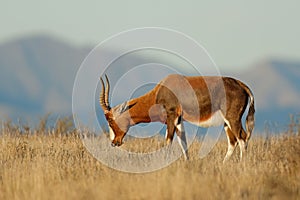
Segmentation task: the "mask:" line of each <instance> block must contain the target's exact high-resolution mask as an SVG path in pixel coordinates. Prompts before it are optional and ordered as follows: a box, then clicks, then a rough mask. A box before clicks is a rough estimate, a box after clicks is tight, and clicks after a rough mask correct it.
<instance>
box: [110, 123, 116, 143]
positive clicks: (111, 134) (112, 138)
mask: <svg viewBox="0 0 300 200" xmlns="http://www.w3.org/2000/svg"><path fill="white" fill-rule="evenodd" d="M109 138H110V140H111V141H113V140H114V139H115V133H114V131H113V130H112V128H111V127H110V126H109Z"/></svg>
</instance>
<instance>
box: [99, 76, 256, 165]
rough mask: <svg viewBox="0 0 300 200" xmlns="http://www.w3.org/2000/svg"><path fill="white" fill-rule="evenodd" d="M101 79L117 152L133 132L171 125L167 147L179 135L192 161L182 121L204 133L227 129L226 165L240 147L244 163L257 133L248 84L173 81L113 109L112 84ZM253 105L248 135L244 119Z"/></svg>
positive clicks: (183, 78)
mask: <svg viewBox="0 0 300 200" xmlns="http://www.w3.org/2000/svg"><path fill="white" fill-rule="evenodd" d="M105 78H106V87H105V84H104V81H103V79H102V78H100V80H101V84H102V91H101V93H100V105H101V107H102V109H103V111H104V114H105V117H106V120H107V121H108V125H109V132H110V139H111V140H112V146H120V145H121V144H122V140H123V138H124V136H125V135H126V133H127V131H128V129H129V127H131V126H134V125H136V124H138V123H149V122H153V121H158V122H162V123H165V124H167V132H166V141H167V143H168V144H169V143H171V142H172V140H173V137H174V132H175V131H176V134H177V138H178V142H179V144H180V146H181V149H182V151H183V155H184V157H185V159H188V152H187V142H186V135H185V131H184V126H183V121H187V122H190V123H192V124H196V125H198V126H202V127H210V126H220V125H224V129H225V132H226V135H227V139H228V150H227V153H226V156H225V158H224V162H225V161H226V160H228V158H229V157H230V156H231V155H232V153H233V151H234V149H235V147H236V146H237V144H239V147H240V152H241V153H240V157H241V158H242V154H243V151H245V150H246V149H247V144H248V141H249V139H250V136H251V133H252V130H253V128H254V112H255V109H254V97H253V94H252V92H251V90H250V89H249V87H247V86H246V85H245V84H244V83H242V82H241V81H239V80H236V79H234V78H230V77H217V76H194V77H189V76H182V75H178V74H172V75H168V76H167V77H166V78H164V79H163V80H162V81H160V82H159V83H158V84H157V85H156V86H155V87H154V88H153V89H152V90H151V91H149V92H147V93H146V94H144V95H143V96H140V97H138V98H134V99H131V100H129V101H126V102H124V103H122V104H120V105H117V106H115V107H113V108H111V107H110V104H109V90H110V83H109V80H108V78H107V76H106V75H105ZM248 102H249V104H250V105H249V111H248V115H247V117H246V130H247V132H246V131H245V130H244V129H243V126H242V121H241V119H242V115H243V113H244V111H245V109H246V107H247V105H248Z"/></svg>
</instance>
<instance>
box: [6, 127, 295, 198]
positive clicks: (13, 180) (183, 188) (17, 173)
mask: <svg viewBox="0 0 300 200" xmlns="http://www.w3.org/2000/svg"><path fill="white" fill-rule="evenodd" d="M0 130H1V133H0V199H20V200H21V199H22V200H23V199H114V200H115V199H300V135H299V133H298V134H296V133H292V134H280V135H273V136H269V137H268V138H264V137H259V136H255V137H253V138H251V140H250V143H249V148H248V150H247V156H246V157H245V158H244V159H243V160H242V161H239V149H238V148H237V149H236V151H235V153H234V155H233V156H232V158H231V159H230V160H229V161H228V162H227V163H225V164H223V163H222V160H223V158H224V156H225V154H226V150H227V141H226V140H225V139H221V140H220V141H218V143H217V145H216V146H215V147H214V148H213V150H212V151H211V152H210V153H209V154H208V155H207V156H206V157H205V158H203V159H200V158H199V149H200V146H201V142H200V141H197V140H195V141H194V142H193V143H192V144H191V146H190V149H189V151H190V160H189V161H184V159H183V158H180V159H179V160H177V161H175V162H174V163H172V164H171V165H169V166H168V167H166V168H163V169H161V170H158V171H155V172H150V173H142V174H132V173H125V172H120V171H117V170H114V169H111V168H109V167H107V166H105V165H103V164H102V163H101V162H99V161H98V160H96V159H95V158H94V157H93V156H92V155H91V154H90V153H89V152H88V151H87V150H86V148H85V147H84V145H83V143H82V140H81V139H80V137H79V134H78V133H77V131H76V130H74V131H72V132H70V133H68V134H66V133H65V132H64V130H60V129H37V130H29V129H27V130H25V131H22V133H21V131H20V130H19V129H18V127H10V126H6V127H4V128H2V129H0ZM162 141H163V140H162V139H159V138H158V139H152V141H151V142H149V141H147V140H143V141H140V140H137V139H132V140H130V139H128V140H127V143H126V146H127V147H130V148H132V149H135V150H136V151H139V150H141V149H145V148H146V149H151V148H152V147H151V146H150V145H153V144H156V143H157V144H158V145H163V142H162ZM147 145H148V146H147ZM126 146H125V147H126ZM125 147H124V148H125ZM141 147H142V148H141ZM112 159H113V158H112Z"/></svg>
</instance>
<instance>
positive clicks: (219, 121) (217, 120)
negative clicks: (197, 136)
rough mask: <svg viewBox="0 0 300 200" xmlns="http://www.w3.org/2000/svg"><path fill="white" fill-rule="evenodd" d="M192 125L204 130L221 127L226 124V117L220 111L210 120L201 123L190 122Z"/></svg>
mask: <svg viewBox="0 0 300 200" xmlns="http://www.w3.org/2000/svg"><path fill="white" fill-rule="evenodd" d="M189 122H190V123H192V124H194V125H197V126H201V127H204V128H208V127H211V126H221V125H223V124H224V116H223V114H222V112H221V111H220V110H218V111H217V112H215V113H214V114H212V115H211V116H210V117H209V118H208V119H206V120H201V121H199V120H198V121H189Z"/></svg>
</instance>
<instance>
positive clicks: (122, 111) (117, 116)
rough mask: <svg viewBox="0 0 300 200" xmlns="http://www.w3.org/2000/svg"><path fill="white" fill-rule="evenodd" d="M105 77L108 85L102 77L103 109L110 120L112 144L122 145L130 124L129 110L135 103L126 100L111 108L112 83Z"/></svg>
mask: <svg viewBox="0 0 300 200" xmlns="http://www.w3.org/2000/svg"><path fill="white" fill-rule="evenodd" d="M105 79H106V87H105V84H104V81H103V79H102V78H100V81H101V84H102V90H101V93H100V106H101V108H102V109H103V112H104V115H105V118H106V120H107V122H108V127H109V136H110V139H111V141H112V143H111V145H112V146H113V147H114V146H120V145H121V144H122V140H123V138H124V136H125V135H126V133H127V131H128V129H129V126H130V114H129V112H127V111H128V110H129V109H130V108H131V107H132V106H133V105H128V102H124V103H122V104H120V105H117V106H115V107H113V108H111V107H110V105H109V90H110V84H109V80H108V78H107V76H106V75H105Z"/></svg>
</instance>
